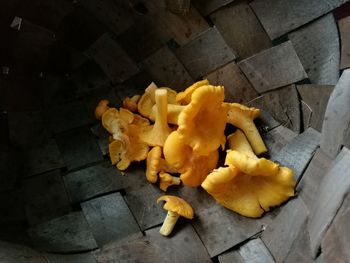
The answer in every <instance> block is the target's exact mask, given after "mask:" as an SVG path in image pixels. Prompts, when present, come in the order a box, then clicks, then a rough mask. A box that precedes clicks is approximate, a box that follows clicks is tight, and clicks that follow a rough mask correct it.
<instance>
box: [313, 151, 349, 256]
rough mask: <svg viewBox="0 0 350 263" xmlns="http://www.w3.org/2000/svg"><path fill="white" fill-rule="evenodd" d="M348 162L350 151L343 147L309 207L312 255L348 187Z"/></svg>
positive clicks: (314, 253) (317, 247) (315, 252)
mask: <svg viewBox="0 0 350 263" xmlns="http://www.w3.org/2000/svg"><path fill="white" fill-rule="evenodd" d="M349 164H350V151H349V150H348V149H347V148H345V147H344V148H343V150H342V151H341V152H340V153H339V154H338V156H337V158H336V159H335V160H334V161H333V162H332V167H331V169H330V170H329V171H328V173H327V174H326V176H325V177H324V179H323V180H322V182H321V184H320V187H319V188H318V191H317V197H316V196H315V199H314V200H315V202H314V204H313V206H312V207H311V208H310V219H309V223H308V228H309V233H310V244H311V250H312V255H313V256H315V255H316V254H317V252H318V249H319V246H320V244H321V241H322V238H323V236H324V234H325V231H326V230H327V228H328V226H329V225H330V223H331V222H332V220H333V218H334V216H335V214H336V212H337V210H338V208H339V207H340V205H341V203H342V201H343V198H344V196H345V195H346V193H347V192H348V191H349V189H350V171H349Z"/></svg>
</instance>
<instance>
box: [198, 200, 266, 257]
mask: <svg viewBox="0 0 350 263" xmlns="http://www.w3.org/2000/svg"><path fill="white" fill-rule="evenodd" d="M196 216H197V218H196V220H194V221H193V223H192V224H193V226H194V228H195V229H196V232H197V233H198V235H199V236H200V238H201V240H202V242H203V243H204V246H205V247H206V248H207V250H208V253H209V255H210V256H211V257H214V256H217V255H219V254H221V253H222V252H224V251H226V250H227V249H229V248H231V247H233V246H235V245H237V244H239V243H241V242H243V241H245V240H246V239H248V238H250V237H251V236H253V235H255V234H257V233H258V232H259V231H260V230H261V226H260V225H259V224H258V222H257V220H255V219H250V218H245V217H242V216H240V215H238V214H236V213H234V212H232V211H230V210H228V209H226V208H224V207H222V206H220V205H218V204H217V205H213V206H211V207H209V208H206V209H202V210H196Z"/></svg>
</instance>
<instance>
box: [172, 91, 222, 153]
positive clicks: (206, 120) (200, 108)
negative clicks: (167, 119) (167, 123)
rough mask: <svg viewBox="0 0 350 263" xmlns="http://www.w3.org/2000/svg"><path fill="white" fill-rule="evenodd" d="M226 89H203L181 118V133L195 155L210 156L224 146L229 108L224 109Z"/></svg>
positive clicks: (195, 95) (179, 121) (181, 114)
mask: <svg viewBox="0 0 350 263" xmlns="http://www.w3.org/2000/svg"><path fill="white" fill-rule="evenodd" d="M224 96H225V95H224V87H223V86H211V85H206V86H201V87H199V88H197V89H196V90H195V91H194V92H193V94H192V99H191V102H190V104H188V105H186V107H185V108H184V109H183V110H182V111H181V113H180V115H179V118H178V126H179V127H178V130H177V131H178V133H179V135H180V137H181V139H182V140H183V142H184V143H185V144H187V145H189V146H190V147H191V148H192V149H193V152H194V153H196V154H199V155H208V154H209V153H212V152H213V151H215V150H217V149H218V148H219V146H220V145H221V146H222V147H224V146H225V134H224V130H225V126H226V115H227V109H226V108H227V107H224V106H223V101H224Z"/></svg>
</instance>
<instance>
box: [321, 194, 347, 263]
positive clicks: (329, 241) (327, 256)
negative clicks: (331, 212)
mask: <svg viewBox="0 0 350 263" xmlns="http://www.w3.org/2000/svg"><path fill="white" fill-rule="evenodd" d="M349 207H350V195H349V194H348V195H347V197H346V198H345V199H344V202H343V204H342V206H341V208H340V209H339V211H338V213H337V215H336V217H335V218H334V220H333V223H332V225H331V226H330V227H329V229H328V231H327V233H326V235H325V237H324V238H323V240H322V255H323V259H324V262H338V261H341V260H346V259H349V258H350V251H349V242H350V228H349V216H350V210H349Z"/></svg>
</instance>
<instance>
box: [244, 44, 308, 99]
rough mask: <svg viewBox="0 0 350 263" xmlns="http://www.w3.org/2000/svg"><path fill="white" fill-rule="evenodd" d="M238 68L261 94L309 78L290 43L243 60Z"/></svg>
mask: <svg viewBox="0 0 350 263" xmlns="http://www.w3.org/2000/svg"><path fill="white" fill-rule="evenodd" d="M238 66H239V67H240V68H241V70H242V71H243V72H244V74H245V75H246V76H247V78H248V79H249V81H250V82H251V83H252V84H253V86H254V88H255V89H256V90H257V91H258V92H259V93H262V92H265V91H269V90H273V89H276V88H279V87H283V86H287V85H289V84H291V83H294V82H297V81H299V80H302V79H304V78H307V74H306V72H305V71H304V68H303V66H302V64H301V62H300V60H299V58H298V55H297V54H296V52H295V50H294V48H293V45H292V43H291V42H290V41H287V42H285V43H282V44H280V45H278V46H275V47H272V48H270V49H268V50H265V51H263V52H260V53H259V54H257V55H255V56H252V57H250V58H247V59H245V60H242V61H241V62H239V63H238Z"/></svg>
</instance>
